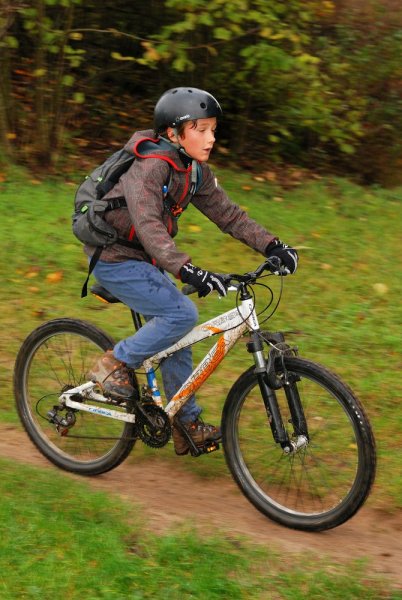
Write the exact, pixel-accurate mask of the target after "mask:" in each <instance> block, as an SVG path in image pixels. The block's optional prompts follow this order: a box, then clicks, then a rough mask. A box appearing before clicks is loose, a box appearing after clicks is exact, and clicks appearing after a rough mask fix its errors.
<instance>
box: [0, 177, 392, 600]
mask: <svg viewBox="0 0 402 600" xmlns="http://www.w3.org/2000/svg"><path fill="white" fill-rule="evenodd" d="M219 175H220V180H221V183H223V184H224V186H225V187H226V188H227V189H228V191H229V192H230V194H231V196H232V197H233V199H234V200H235V201H237V202H238V203H239V204H241V205H242V206H244V207H245V208H247V210H248V212H249V214H250V215H251V216H252V217H254V218H255V219H256V220H257V221H260V222H261V223H262V224H264V225H265V226H266V227H267V228H268V229H270V230H272V231H273V232H275V233H276V234H278V235H279V236H280V237H281V238H282V239H283V240H285V241H288V242H289V243H291V244H295V245H296V246H298V247H299V249H300V268H299V271H298V273H297V275H296V276H295V277H292V278H287V280H286V281H285V291H284V296H283V299H282V303H281V305H280V307H279V310H278V311H277V312H276V314H275V316H274V317H273V318H272V320H271V321H270V323H268V327H269V328H270V329H272V330H285V331H293V332H297V333H293V334H291V335H289V339H290V340H291V341H292V342H293V343H295V344H297V345H298V346H299V348H300V352H301V354H302V355H305V356H306V357H309V358H312V359H315V360H317V361H319V362H321V363H323V364H325V365H326V366H328V367H330V368H332V369H334V370H335V371H336V372H337V373H338V374H340V375H341V376H342V378H343V379H345V380H346V381H347V383H348V384H349V385H350V386H351V387H352V388H353V389H354V390H355V391H356V392H357V394H358V395H359V397H360V398H361V400H362V401H363V404H364V406H365V407H366V410H367V412H368V414H369V416H370V419H371V421H372V423H373V427H374V432H375V435H376V440H377V446H378V457H379V465H378V476H377V481H376V485H375V488H374V490H373V493H372V495H371V497H370V499H369V505H371V506H372V507H373V508H376V509H379V510H385V511H389V512H393V511H396V510H398V509H400V508H401V506H402V476H401V473H402V468H401V466H402V465H401V453H400V449H399V446H400V442H399V440H400V433H401V430H402V426H401V425H402V418H401V411H400V397H401V392H402V385H401V382H400V380H399V373H400V369H401V363H400V330H399V329H398V326H399V327H400V324H401V321H402V318H401V316H402V315H401V309H400V296H401V291H402V290H401V281H400V267H401V259H400V257H401V255H402V252H401V250H402V248H401V240H400V222H401V212H402V211H401V198H402V190H400V189H398V190H393V191H392V192H391V191H386V190H382V189H365V188H361V187H359V186H357V185H354V184H352V183H350V182H347V181H344V180H341V179H336V178H331V179H322V180H319V181H315V182H313V183H311V182H310V183H309V182H307V183H305V184H303V185H301V186H299V187H297V188H294V189H291V190H288V191H284V190H281V189H279V188H277V187H273V186H271V185H269V184H268V183H262V182H257V181H255V180H253V179H251V178H250V177H249V176H248V175H247V174H242V173H233V172H230V171H221V172H220V173H219ZM244 187H245V188H247V189H243V188H244ZM250 188H251V189H250ZM74 191H75V185H73V184H71V183H63V182H57V181H48V182H43V183H38V182H32V181H30V179H29V178H28V177H26V176H25V175H24V174H23V173H21V171H19V170H11V171H10V172H9V174H8V178H7V180H6V182H5V183H3V184H1V185H0V192H1V196H2V206H3V207H4V210H3V214H2V220H1V233H2V235H1V242H0V244H1V253H0V270H1V273H2V285H1V288H0V299H1V313H0V331H1V337H2V345H1V349H0V385H1V389H2V394H1V398H0V420H1V421H3V422H16V421H17V416H16V412H15V409H14V405H13V392H12V383H11V380H12V371H13V365H14V360H15V356H16V353H17V351H18V348H19V346H20V344H21V342H22V340H23V339H24V338H25V337H26V335H27V334H28V333H29V332H30V331H31V330H32V329H33V328H34V327H36V326H38V325H39V324H41V323H42V322H44V321H45V320H47V319H51V318H55V317H61V316H71V317H79V318H81V319H87V320H89V321H91V322H93V323H95V324H96V325H98V326H100V327H102V328H104V329H107V330H108V332H109V333H111V334H112V335H113V336H114V337H115V338H116V339H119V338H122V337H124V336H126V335H127V333H128V332H130V331H131V327H132V326H131V321H130V316H129V313H128V311H125V310H124V308H123V307H122V306H120V305H117V306H110V307H106V306H104V305H102V304H100V303H97V302H96V300H94V299H92V298H88V299H86V300H81V299H80V290H81V286H82V283H83V280H84V278H85V273H86V268H87V264H86V259H85V257H84V256H83V253H82V250H81V247H80V245H79V243H78V242H76V241H75V239H74V238H73V236H72V234H71V233H70V216H71V213H72V203H73V196H74ZM177 242H178V245H179V246H180V248H182V249H188V250H189V252H190V253H191V255H192V258H193V261H194V262H195V263H197V264H200V265H202V266H205V267H206V268H211V269H215V270H218V271H225V270H227V271H243V270H244V271H246V270H249V269H251V268H253V267H254V266H255V265H256V264H257V263H258V262H259V260H260V257H259V255H258V254H256V253H255V252H253V251H251V250H249V249H247V248H245V247H243V246H241V245H240V244H239V243H238V242H236V241H235V240H232V239H231V238H229V237H228V236H224V235H222V234H221V233H220V232H219V231H218V230H217V228H216V227H215V226H214V225H213V224H212V223H210V222H208V221H207V220H206V219H205V218H203V217H202V216H201V215H199V214H198V212H197V211H196V210H195V209H193V208H190V209H189V210H188V211H186V213H185V214H184V215H183V217H182V219H181V221H180V235H179V237H178V238H177ZM273 279H274V278H271V280H270V283H272V284H273V288H274V289H275V290H277V289H278V280H277V279H275V280H274V281H273ZM264 299H265V298H264V295H263V293H262V292H260V294H259V296H258V302H259V305H260V306H263V303H264ZM195 302H196V303H197V305H198V307H199V310H200V319H202V320H205V319H207V318H211V317H212V316H213V315H214V314H215V312H216V311H218V310H219V311H222V310H223V309H225V308H227V309H228V308H230V307H231V303H232V302H233V300H230V299H225V300H221V301H218V300H217V299H216V298H212V297H210V298H208V299H206V300H204V301H202V300H201V301H200V300H198V299H195ZM200 346H201V347H200V348H197V349H196V350H195V356H196V358H200V357H201V356H202V354H203V353H204V352H205V350H206V346H207V344H201V345H200ZM249 365H250V359H249V357H248V355H246V354H245V353H244V351H243V348H242V347H240V346H239V348H235V349H234V350H233V353H232V354H231V355H229V357H228V359H227V360H225V362H224V363H223V364H222V365H221V366H220V367H219V369H218V371H217V373H216V374H215V375H214V376H213V377H212V378H211V379H210V380H209V381H208V382H207V383H206V384H205V386H204V388H203V390H202V391H200V393H199V400H200V402H201V404H202V405H203V406H204V407H205V414H206V416H207V417H208V418H211V420H212V419H214V420H217V419H219V415H220V411H221V408H222V404H223V402H224V398H225V396H226V394H227V392H228V390H229V388H230V386H231V385H232V383H233V381H234V380H235V378H236V377H237V376H238V375H240V373H241V372H243V371H244V370H245V369H246V368H247V367H248V366H249ZM153 457H160V458H161V460H163V461H166V465H167V467H168V466H169V464H170V463H172V464H174V462H175V461H176V460H177V458H176V457H175V456H174V454H173V452H172V447H171V445H168V446H167V447H166V448H163V449H162V450H160V451H155V450H151V449H149V448H146V447H144V446H142V445H141V444H137V445H136V447H135V449H134V451H133V453H132V455H131V456H130V457H129V458H128V461H129V462H130V461H131V462H134V461H143V462H144V463H148V465H149V466H150V468H151V467H152V458H153ZM181 464H182V465H183V466H184V467H185V468H187V469H188V470H189V471H192V472H194V473H196V474H197V475H199V476H202V477H206V478H208V477H211V478H212V477H228V473H227V468H226V466H225V464H224V459H223V456H222V454H221V453H214V454H212V455H211V456H204V457H202V458H200V459H197V460H196V461H195V460H191V459H188V460H186V459H184V461H182V462H181ZM1 470H2V477H1V479H0V511H1V512H0V522H1V524H2V536H1V537H0V569H1V570H0V572H1V574H2V575H1V576H0V597H1V598H2V599H3V598H4V600H9V599H10V600H14V598H22V599H31V598H32V599H34V598H42V599H44V600H46V599H47V598H49V599H51V600H53V599H54V598H62V597H66V598H68V599H69V600H70V599H72V600H74V599H75V598H77V599H78V598H82V597H85V598H88V600H92V599H95V598H96V599H98V598H105V599H107V600H109V599H110V600H113V599H115V598H116V599H119V600H120V599H122V600H123V599H125V598H128V597H129V598H141V599H142V598H151V597H152V598H156V599H157V598H164V599H166V598H167V599H168V598H172V599H176V598H200V597H204V596H207V597H208V598H234V599H236V598H247V599H248V598H251V599H253V598H256V599H257V598H258V599H260V598H261V599H264V600H265V599H268V600H270V599H271V598H272V599H273V600H287V599H290V598H292V599H293V600H294V599H296V600H299V599H300V600H301V599H304V598H306V597H308V598H310V599H313V600H314V599H317V600H318V599H321V598H323V597H328V598H331V599H337V598H339V599H341V598H342V599H343V598H348V599H354V598H366V599H371V598H372V599H373V600H374V599H377V598H380V597H381V598H393V599H395V600H396V599H397V598H401V595H400V594H399V595H398V592H394V593H393V594H392V593H391V592H388V591H387V588H386V586H382V585H381V584H380V583H379V582H378V581H376V580H375V579H373V578H372V577H371V576H370V572H369V571H368V570H367V568H366V566H365V565H364V564H360V563H353V568H351V565H348V568H346V567H343V566H342V565H340V564H335V563H333V562H331V561H330V560H329V559H326V560H325V561H324V562H323V561H321V562H320V563H317V562H315V560H314V559H313V558H310V557H306V556H303V557H302V558H300V560H299V559H296V558H293V557H292V560H289V557H288V556H284V557H283V558H282V557H281V556H280V555H279V554H278V553H276V552H275V548H273V549H272V550H271V549H270V550H269V552H267V551H266V550H263V549H257V548H251V547H250V546H248V545H247V543H246V542H245V541H244V542H243V541H241V540H238V539H233V538H232V537H231V536H227V535H225V534H224V533H223V534H221V535H219V536H218V537H217V536H213V535H212V534H211V532H210V531H207V532H206V533H205V534H204V533H203V535H202V537H200V536H199V534H195V533H194V528H193V526H192V525H191V524H189V525H188V527H184V528H183V529H181V530H179V531H173V532H171V533H170V534H166V535H162V536H152V535H148V534H146V533H145V529H146V524H142V518H141V513H140V511H139V510H137V509H132V508H130V507H128V506H125V505H123V504H122V503H121V501H120V500H117V499H116V498H114V497H113V496H107V495H104V494H100V493H95V492H92V491H90V490H89V489H88V487H87V485H86V484H84V483H82V484H78V483H76V482H73V481H72V480H71V479H70V478H67V477H65V476H64V475H63V474H62V473H60V474H58V473H55V474H54V475H52V477H51V478H50V477H49V473H48V472H42V471H40V470H36V469H31V468H28V467H21V466H17V465H12V464H11V463H9V462H6V461H2V462H1ZM250 510H254V509H253V508H252V507H251V506H250ZM11 563H12V566H11ZM290 567H291V569H292V570H291V571H290Z"/></svg>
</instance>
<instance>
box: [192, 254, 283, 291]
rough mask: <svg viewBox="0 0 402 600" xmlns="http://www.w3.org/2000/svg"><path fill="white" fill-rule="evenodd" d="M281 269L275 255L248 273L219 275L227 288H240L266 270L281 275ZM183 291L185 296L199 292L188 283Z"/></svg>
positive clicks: (253, 280)
mask: <svg viewBox="0 0 402 600" xmlns="http://www.w3.org/2000/svg"><path fill="white" fill-rule="evenodd" d="M281 270H282V261H281V259H280V258H279V257H277V256H273V257H271V258H267V259H266V260H265V261H264V262H263V263H261V264H260V265H259V266H258V267H257V268H256V270H255V271H249V272H248V273H244V274H243V275H238V274H236V273H218V275H219V277H222V279H223V281H224V283H225V286H226V289H230V288H233V289H238V288H239V287H240V286H241V285H247V284H251V283H254V282H255V281H257V279H258V278H259V277H261V275H262V274H263V273H264V271H270V272H271V273H275V274H278V275H281V274H282V273H281ZM181 291H182V293H183V294H184V295H185V296H189V295H190V294H194V293H195V292H198V289H197V288H196V287H194V286H193V285H190V284H188V283H187V284H185V285H184V286H183V287H182V290H181Z"/></svg>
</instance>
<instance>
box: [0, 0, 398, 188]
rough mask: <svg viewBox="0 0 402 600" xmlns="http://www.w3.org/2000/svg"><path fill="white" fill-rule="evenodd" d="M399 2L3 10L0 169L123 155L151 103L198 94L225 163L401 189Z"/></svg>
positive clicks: (38, 3) (191, 1) (50, 4)
mask: <svg viewBox="0 0 402 600" xmlns="http://www.w3.org/2000/svg"><path fill="white" fill-rule="evenodd" d="M401 56H402V8H401V7H400V5H399V4H398V2H397V1H396V0H373V1H371V2H365V3H363V2H361V1H360V0H350V1H349V2H347V3H346V2H342V1H341V0H338V2H332V1H331V0H324V1H319V0H303V1H302V0H290V1H289V2H286V3H284V2H279V1H278V0H233V1H232V2H226V1H225V0H209V1H208V2H207V1H206V0H187V2H186V3H183V2H181V1H180V0H151V1H150V2H148V3H146V4H145V3H142V2H136V3H131V4H130V5H129V4H128V3H127V2H123V1H122V0H114V1H113V2H110V0H105V1H104V2H103V3H102V4H99V3H97V2H95V1H94V0H85V2H84V1H83V0H25V1H22V0H21V1H20V2H19V1H11V0H0V69H1V71H0V72H1V79H0V160H1V156H3V159H4V157H10V156H11V157H13V156H14V157H15V158H16V159H17V160H20V161H21V160H23V161H24V162H28V163H30V164H31V165H32V166H35V168H38V166H41V167H44V168H46V169H48V168H49V167H51V166H54V165H57V166H58V168H60V165H61V164H62V163H63V161H65V156H68V157H69V159H70V158H74V156H78V157H79V156H82V155H84V156H85V155H86V154H88V153H91V154H93V153H94V152H96V151H97V150H102V151H105V150H106V149H110V146H111V145H113V144H114V143H115V144H116V145H118V146H119V145H121V144H122V143H123V142H124V141H125V140H126V138H127V137H128V136H129V134H130V133H131V131H132V130H134V129H136V128H142V127H148V126H149V125H151V124H152V107H153V105H154V103H155V101H156V100H157V98H158V97H159V95H160V94H161V93H162V92H163V91H164V90H165V89H167V88H169V87H173V86H176V85H194V86H197V87H205V88H206V89H208V90H210V91H211V92H212V93H213V94H215V95H216V96H217V97H218V98H219V100H220V102H221V104H222V105H223V107H224V113H225V115H224V119H223V122H222V124H221V127H220V135H219V138H220V139H219V141H220V144H221V148H222V149H223V152H224V151H225V149H226V150H227V149H228V148H230V150H231V153H232V155H233V158H235V159H237V160H240V161H241V162H242V164H243V165H244V166H246V167H248V168H251V169H252V168H253V167H254V165H255V164H256V161H257V163H258V164H260V163H261V161H262V160H264V159H266V160H267V161H275V162H277V163H281V162H292V163H293V164H299V165H302V166H305V167H309V168H314V169H325V170H332V171H336V172H347V173H355V174H357V175H359V176H360V178H361V180H362V181H365V182H369V183H370V182H373V181H381V182H383V183H397V182H398V173H399V171H400V168H399V167H400V164H401V160H402V148H401V141H400V135H399V132H400V131H401V128H402V62H401V60H400V57H401Z"/></svg>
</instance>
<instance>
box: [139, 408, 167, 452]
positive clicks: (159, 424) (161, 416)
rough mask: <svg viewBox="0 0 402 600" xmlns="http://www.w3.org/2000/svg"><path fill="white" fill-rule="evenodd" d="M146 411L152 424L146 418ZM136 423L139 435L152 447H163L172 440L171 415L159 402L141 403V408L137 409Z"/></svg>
mask: <svg viewBox="0 0 402 600" xmlns="http://www.w3.org/2000/svg"><path fill="white" fill-rule="evenodd" d="M144 413H145V414H146V416H147V417H148V419H149V420H150V421H151V423H152V424H150V423H148V422H147V421H146V420H145V417H144ZM136 424H137V433H138V437H139V438H140V440H142V441H143V442H144V444H146V445H147V446H150V447H151V448H162V447H163V446H165V445H166V444H167V443H168V441H169V440H170V437H171V434H172V427H171V425H170V420H169V417H168V415H167V414H166V412H165V411H164V410H163V408H161V407H160V406H158V405H157V404H154V403H152V402H150V403H147V404H141V410H137V411H136Z"/></svg>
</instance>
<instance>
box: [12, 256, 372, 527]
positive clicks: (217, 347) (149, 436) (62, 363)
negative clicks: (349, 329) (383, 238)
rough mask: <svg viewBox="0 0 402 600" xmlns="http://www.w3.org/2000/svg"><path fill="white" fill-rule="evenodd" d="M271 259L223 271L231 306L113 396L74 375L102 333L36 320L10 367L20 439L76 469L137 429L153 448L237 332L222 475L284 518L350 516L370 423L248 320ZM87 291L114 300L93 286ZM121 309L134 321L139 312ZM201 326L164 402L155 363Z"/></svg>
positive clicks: (340, 388)
mask: <svg viewBox="0 0 402 600" xmlns="http://www.w3.org/2000/svg"><path fill="white" fill-rule="evenodd" d="M274 267H275V265H273V263H272V261H269V260H266V261H265V262H264V263H262V264H261V265H259V266H258V267H257V269H256V270H255V271H250V272H248V273H244V274H240V275H239V274H229V275H225V281H226V284H227V287H228V291H229V292H234V293H235V306H234V308H232V309H231V310H229V311H227V312H224V313H223V314H218V315H217V316H215V317H214V318H212V319H210V320H208V321H206V322H205V323H202V324H200V325H197V326H196V327H194V329H193V330H192V331H191V332H190V333H188V334H187V335H186V336H184V337H183V338H182V339H181V340H180V341H179V342H177V343H176V344H174V345H172V346H171V347H169V348H167V349H166V350H164V351H163V352H159V353H158V354H156V355H155V356H152V357H151V358H149V359H147V360H145V361H144V363H143V366H142V369H143V371H144V373H145V375H146V380H145V381H146V382H145V383H143V384H142V385H140V384H139V382H138V377H137V374H136V373H135V372H134V371H131V373H130V376H131V378H132V383H133V387H134V390H135V391H134V394H133V395H132V397H130V398H127V399H124V400H122V399H121V398H116V397H113V395H107V394H106V393H103V390H102V387H101V386H100V385H99V384H98V383H96V382H94V381H91V380H88V378H87V375H86V374H87V372H88V371H89V369H90V367H91V366H92V365H93V364H94V362H95V361H96V359H97V358H98V357H99V355H100V353H101V352H102V351H106V350H107V349H110V348H113V346H114V341H113V339H112V338H111V337H110V336H109V335H108V334H107V333H105V332H104V331H102V330H100V329H99V328H98V327H95V326H94V325H92V324H90V323H88V322H85V321H82V320H77V319H70V318H60V319H54V320H51V321H48V322H46V323H44V324H43V325H41V326H39V327H38V328H37V329H35V330H34V331H33V332H32V333H31V334H30V335H29V336H28V337H27V339H26V340H25V341H24V342H23V344H22V346H21V349H20V351H19V353H18V356H17V359H16V364H15V372H14V388H15V397H16V405H17V409H18V413H19V416H20V419H21V421H22V424H23V426H24V428H25V430H26V432H27V433H28V435H29V437H30V439H31V440H32V442H33V443H34V444H35V446H36V447H37V448H38V449H39V450H40V452H42V454H43V455H44V456H45V457H47V458H48V459H49V460H50V461H51V462H52V463H54V464H55V465H57V466H58V467H60V468H62V469H65V470H67V471H72V472H74V473H79V474H82V475H98V474H100V473H104V472H106V471H109V470H110V469H113V468H114V467H117V466H118V465H119V464H120V463H122V461H123V460H124V459H125V458H126V457H127V456H128V455H129V454H130V452H131V451H132V449H133V447H134V445H135V443H136V442H137V440H141V441H142V442H144V443H145V444H146V445H148V446H150V447H153V448H161V447H163V446H165V445H166V444H167V443H168V441H169V440H170V437H171V429H172V424H173V423H175V426H179V427H180V425H179V421H178V419H176V420H175V416H176V415H177V413H178V411H179V410H180V408H181V407H182V406H183V405H184V403H185V402H186V401H187V400H188V399H189V398H190V396H191V395H192V394H193V393H194V392H195V391H197V390H198V389H199V388H200V387H201V386H202V384H203V383H204V382H205V381H206V380H207V379H208V377H209V376H210V375H211V374H212V373H213V372H214V371H215V369H216V367H217V366H218V365H219V364H220V363H221V362H222V361H223V359H224V358H225V357H226V355H227V353H228V352H229V350H230V349H231V348H232V347H233V346H234V344H235V343H236V342H239V341H240V340H243V341H244V348H245V350H246V352H247V354H248V355H249V356H250V358H252V359H253V360H252V364H251V366H250V367H249V368H248V369H247V370H246V371H245V372H244V373H243V374H242V375H240V377H239V378H238V379H237V380H236V381H235V382H234V383H233V385H232V387H231V389H230V391H229V393H228V395H227V398H226V401H225V403H224V406H223V412H222V422H221V427H222V442H221V443H222V446H223V450H224V455H225V458H226V462H227V465H228V468H229V470H230V472H231V474H232V476H233V478H234V480H235V481H236V483H237V484H238V486H239V488H240V490H241V491H242V492H243V493H244V495H245V496H246V497H247V498H248V500H249V501H250V502H251V503H252V504H253V505H254V506H255V507H256V508H257V509H258V510H259V511H261V512H262V513H263V514H264V515H266V516H267V517H269V518H270V519H273V520H274V521H276V522H278V523H281V524H282V525H285V526H287V527H291V528H295V529H302V530H306V531H320V530H325V529H330V528H332V527H336V526H338V525H340V524H342V523H344V522H345V521H346V520H348V519H350V518H351V517H352V516H353V515H354V514H355V513H356V512H357V510H358V509H359V508H360V507H361V506H362V504H363V503H364V501H365V500H366V498H367V496H368V494H369V492H370V488H371V486H372V483H373V481H374V476H375V464H376V452H375V441H374V437H373V433H372V429H371V426H370V423H369V420H368V418H367V416H366V414H365V411H364V409H363V407H362V405H361V403H360V401H359V400H358V399H357V398H356V396H355V395H354V394H353V392H352V391H351V389H350V388H349V387H348V386H347V385H345V384H344V383H343V382H342V381H341V380H340V378H339V377H338V376H337V375H335V374H334V373H332V372H330V371H329V370H327V369H326V368H324V367H323V366H321V365H319V364H316V363H314V362H312V361H310V360H307V359H304V358H301V357H300V356H299V353H298V349H297V348H296V347H293V346H292V345H289V344H288V343H287V342H286V341H285V336H284V335H283V334H282V333H280V332H276V333H273V332H269V331H266V330H263V329H261V325H260V322H259V321H261V324H263V323H265V322H266V321H267V320H268V319H269V318H271V317H272V315H273V314H274V313H275V311H276V310H277V308H278V305H279V303H280V299H281V296H282V288H283V278H281V280H280V285H279V287H280V290H279V292H277V293H276V295H274V292H273V291H272V289H271V287H270V286H269V285H268V282H269V280H268V279H266V278H267V277H270V276H271V275H272V271H273V270H274ZM276 268H277V266H276ZM263 279H265V281H262V280H263ZM257 286H260V287H259V288H257ZM256 290H258V291H261V290H262V291H265V290H266V293H267V296H266V298H268V301H267V302H266V306H264V308H263V309H262V310H261V311H260V312H259V313H258V314H257V309H256V295H255V294H256ZM192 291H194V290H191V289H188V286H187V288H186V287H185V288H183V292H185V293H188V292H192ZM92 292H93V293H94V294H95V295H96V296H98V297H99V298H100V299H102V300H103V301H105V302H108V303H114V302H118V300H117V299H116V298H114V297H113V296H111V295H110V294H109V293H108V292H107V290H105V289H104V288H101V286H99V285H95V286H93V288H92ZM274 298H275V299H274ZM264 302H265V296H264ZM131 313H132V318H133V323H134V326H135V328H136V329H138V328H139V327H141V325H142V321H141V319H142V317H141V315H139V314H137V313H135V312H133V311H131ZM267 313H268V314H267ZM263 315H264V316H263ZM210 336H211V337H212V336H218V339H217V341H216V343H215V344H214V345H213V347H212V348H211V349H210V350H209V351H208V352H207V354H206V356H205V357H204V358H203V359H202V360H201V362H200V363H199V364H198V366H196V368H195V369H194V371H193V372H192V374H191V375H190V377H189V378H188V379H187V381H185V382H184V384H183V385H182V387H181V388H180V389H179V390H178V391H177V392H176V394H175V395H174V396H173V398H171V399H170V401H169V402H167V403H166V402H164V401H163V400H162V396H161V393H160V390H159V388H158V383H157V373H156V371H157V368H158V365H159V364H160V363H161V361H163V360H164V359H165V358H166V357H168V356H170V355H171V354H173V353H174V352H177V351H178V350H180V349H181V348H183V347H186V346H190V345H193V344H195V343H197V342H199V341H201V340H205V339H206V338H208V337H210ZM182 433H183V435H186V430H185V429H183V431H182ZM188 443H189V445H190V452H191V454H192V455H193V456H200V455H201V454H204V453H210V452H213V451H215V450H217V449H218V447H219V442H209V443H207V444H205V445H204V446H202V447H199V446H196V445H195V444H194V443H193V442H192V439H191V437H189V436H188Z"/></svg>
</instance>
